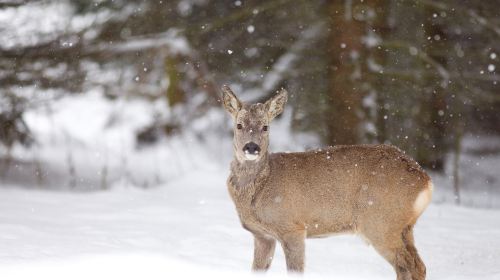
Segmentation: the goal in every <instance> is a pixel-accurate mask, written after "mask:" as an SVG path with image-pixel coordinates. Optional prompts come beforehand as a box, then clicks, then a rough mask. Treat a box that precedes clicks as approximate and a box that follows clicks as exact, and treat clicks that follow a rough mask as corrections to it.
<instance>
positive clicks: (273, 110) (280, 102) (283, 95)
mask: <svg viewBox="0 0 500 280" xmlns="http://www.w3.org/2000/svg"><path fill="white" fill-rule="evenodd" d="M287 100H288V93H287V91H286V90H285V89H284V88H282V89H281V90H279V91H278V93H277V94H276V95H275V96H273V97H272V98H271V99H269V100H267V101H266V108H267V115H268V116H269V120H272V119H274V118H275V117H277V116H278V115H279V114H281V113H282V112H283V110H284V109H285V104H286V101H287Z"/></svg>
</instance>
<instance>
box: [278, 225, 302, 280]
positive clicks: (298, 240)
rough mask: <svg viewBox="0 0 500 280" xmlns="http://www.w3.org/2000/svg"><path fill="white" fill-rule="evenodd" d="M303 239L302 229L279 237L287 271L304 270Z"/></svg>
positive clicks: (299, 271)
mask: <svg viewBox="0 0 500 280" xmlns="http://www.w3.org/2000/svg"><path fill="white" fill-rule="evenodd" d="M305 239H306V234H305V231H303V230H302V231H295V232H290V233H287V234H285V235H284V236H283V237H282V238H281V246H282V247H283V251H284V252H285V258H286V268H287V270H288V272H298V273H302V272H304V258H305V256H304V255H305Z"/></svg>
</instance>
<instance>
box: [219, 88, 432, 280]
mask: <svg viewBox="0 0 500 280" xmlns="http://www.w3.org/2000/svg"><path fill="white" fill-rule="evenodd" d="M287 99H288V93H287V91H286V90H285V89H281V90H279V91H278V92H277V93H276V94H275V95H274V96H273V97H272V98H270V99H269V100H267V101H266V102H265V103H264V104H262V103H256V104H247V103H242V102H241V101H240V100H239V99H238V98H237V97H236V95H235V94H234V93H233V91H232V90H231V88H230V87H229V86H227V85H224V86H223V87H222V103H223V106H224V108H225V109H226V110H227V112H229V114H230V115H231V117H232V121H233V123H234V129H233V134H234V139H233V150H234V159H233V161H232V162H231V166H230V175H229V177H228V179H227V188H228V191H229V194H230V197H231V199H232V200H233V202H234V205H235V207H236V211H237V213H238V216H239V220H240V222H241V224H242V226H243V228H244V229H246V230H248V231H249V232H250V233H251V234H252V235H253V238H254V252H253V263H252V270H253V271H257V272H263V271H266V270H268V269H269V267H270V265H271V262H272V260H273V256H274V251H275V247H276V242H277V241H278V242H279V243H280V244H281V247H282V248H283V251H284V254H285V261H286V267H287V271H288V272H290V273H299V274H300V273H303V271H304V260H305V239H306V238H320V237H326V236H329V235H335V234H355V235H358V236H360V237H362V239H364V240H365V241H366V242H367V243H368V244H370V245H372V246H373V247H374V248H375V250H376V251H377V252H378V253H379V254H380V255H381V256H382V257H383V258H385V259H386V260H387V261H388V262H389V263H390V264H391V265H392V267H393V268H394V270H395V272H396V275H397V279H398V280H410V279H411V280H414V279H417V280H421V279H425V276H426V267H425V265H424V263H423V261H422V260H421V258H420V256H419V255H418V253H417V249H416V248H415V241H414V237H413V228H414V225H415V223H416V221H417V219H418V218H419V217H420V215H421V214H422V213H423V211H424V210H425V209H426V207H427V206H428V204H429V203H430V201H431V197H432V191H433V184H432V181H431V179H430V177H429V176H428V175H427V174H426V172H425V171H424V170H423V169H422V168H421V167H420V165H419V164H418V163H417V162H416V161H415V160H413V159H412V158H410V157H409V156H408V155H406V154H405V153H403V152H402V151H401V150H400V149H398V148H396V147H394V146H391V145H385V144H380V145H377V144H362V145H338V146H330V147H328V148H325V149H318V150H313V151H306V152H294V153H269V151H268V148H269V134H270V131H271V129H270V122H271V121H272V120H273V119H274V118H275V117H277V116H278V115H280V114H281V113H282V112H283V110H284V108H285V104H286V102H287Z"/></svg>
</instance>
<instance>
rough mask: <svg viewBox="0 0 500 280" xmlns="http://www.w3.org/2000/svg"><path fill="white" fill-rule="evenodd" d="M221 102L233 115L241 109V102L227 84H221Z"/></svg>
mask: <svg viewBox="0 0 500 280" xmlns="http://www.w3.org/2000/svg"><path fill="white" fill-rule="evenodd" d="M222 103H223V104H224V108H226V111H228V112H229V114H231V115H232V116H233V117H236V114H237V113H238V112H239V111H240V110H241V102H240V100H238V98H237V97H236V95H234V93H233V91H232V90H231V89H230V88H229V86H227V85H223V86H222Z"/></svg>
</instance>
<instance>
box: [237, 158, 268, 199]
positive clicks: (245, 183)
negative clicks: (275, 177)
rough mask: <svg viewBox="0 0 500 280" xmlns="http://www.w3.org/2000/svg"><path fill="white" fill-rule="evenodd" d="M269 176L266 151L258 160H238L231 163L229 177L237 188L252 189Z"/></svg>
mask: <svg viewBox="0 0 500 280" xmlns="http://www.w3.org/2000/svg"><path fill="white" fill-rule="evenodd" d="M268 176H269V154H268V153H266V154H264V155H263V156H262V158H260V160H258V161H250V160H246V161H243V162H240V161H238V160H237V159H236V158H235V159H234V160H233V162H232V163H231V177H232V178H231V179H232V184H233V186H234V188H236V189H237V190H244V189H247V190H249V189H254V188H255V187H256V186H257V185H259V184H260V183H262V182H264V181H265V180H266V179H267V177H268Z"/></svg>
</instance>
